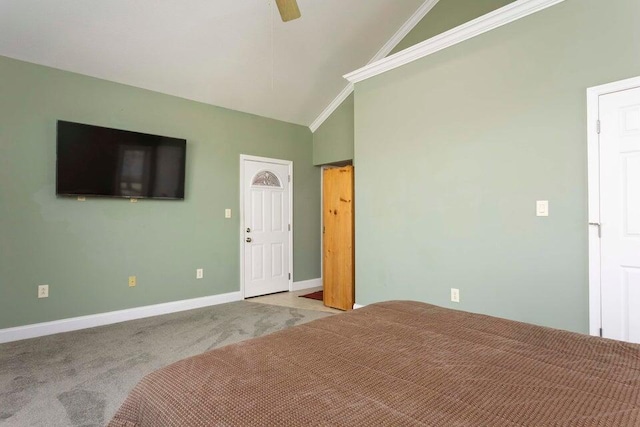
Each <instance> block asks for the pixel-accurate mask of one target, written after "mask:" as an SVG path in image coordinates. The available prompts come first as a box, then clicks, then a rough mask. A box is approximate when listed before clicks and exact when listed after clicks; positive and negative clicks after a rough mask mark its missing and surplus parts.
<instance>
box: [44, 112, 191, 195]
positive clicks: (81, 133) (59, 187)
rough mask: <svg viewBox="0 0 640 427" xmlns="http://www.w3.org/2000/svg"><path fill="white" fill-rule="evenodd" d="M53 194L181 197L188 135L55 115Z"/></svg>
mask: <svg viewBox="0 0 640 427" xmlns="http://www.w3.org/2000/svg"><path fill="white" fill-rule="evenodd" d="M57 141H58V142H57V164H56V194H57V195H59V196H103V197H124V198H130V199H138V198H140V199H142V198H151V199H177V200H182V199H184V177H185V163H186V152H187V141H186V140H184V139H178V138H169V137H165V136H156V135H148V134H144V133H138V132H129V131H125V130H117V129H110V128H105V127H99V126H91V125H86V124H80V123H72V122H66V121H62V120H59V121H58V138H57Z"/></svg>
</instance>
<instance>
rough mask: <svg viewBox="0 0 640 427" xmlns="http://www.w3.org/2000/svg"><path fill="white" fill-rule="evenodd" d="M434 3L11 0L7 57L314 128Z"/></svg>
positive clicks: (2, 21)
mask: <svg viewBox="0 0 640 427" xmlns="http://www.w3.org/2000/svg"><path fill="white" fill-rule="evenodd" d="M423 2H424V1H423V0H402V1H398V0H348V1H345V0H298V3H299V5H300V9H301V11H302V18H301V19H298V20H295V21H291V22H287V23H283V22H282V21H281V20H280V17H279V15H278V11H277V8H276V5H275V1H273V0H135V1H131V0H108V1H104V0H55V1H51V0H0V55H3V56H7V57H11V58H15V59H20V60H24V61H28V62H33V63H36V64H42V65H46V66H50V67H54V68H58V69H62V70H67V71H72V72H76V73H80V74H85V75H88V76H93V77H98V78H102V79H106V80H110V81H114V82H119V83H124V84H127V85H131V86H136V87H140V88H144V89H150V90H153V91H157V92H162V93H166V94H170V95H175V96H179V97H183V98H187V99H191V100H194V101H200V102H204V103H208V104H213V105H218V106H222V107H226V108H230V109H233V110H238V111H244V112H247V113H252V114H257V115H260V116H265V117H270V118H274V119H278V120H283V121H286V122H291V123H297V124H301V125H306V126H308V125H310V124H311V123H312V122H313V121H314V120H315V119H316V117H317V116H318V115H319V114H320V113H321V112H322V111H323V109H324V108H325V107H326V106H327V105H328V104H329V103H330V102H331V101H332V100H333V98H334V97H335V96H336V94H337V93H338V92H340V90H342V89H343V88H344V85H345V81H344V79H343V77H342V76H343V75H344V74H345V73H347V72H350V71H352V70H354V69H356V68H359V67H361V66H363V65H364V64H366V63H367V62H368V61H369V60H370V59H371V58H372V57H373V56H374V55H375V54H376V52H377V51H378V50H379V49H380V48H381V47H382V46H383V45H384V44H385V43H386V42H387V41H388V40H389V39H390V38H391V37H392V36H393V34H394V33H395V32H396V31H397V30H398V29H399V28H400V27H401V26H402V25H403V24H404V23H405V21H407V19H409V17H411V15H412V14H413V13H414V12H415V11H416V10H417V9H418V8H419V7H420V5H421V4H423Z"/></svg>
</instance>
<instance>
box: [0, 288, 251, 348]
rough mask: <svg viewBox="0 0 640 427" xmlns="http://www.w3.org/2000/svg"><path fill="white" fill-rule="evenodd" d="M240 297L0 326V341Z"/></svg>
mask: <svg viewBox="0 0 640 427" xmlns="http://www.w3.org/2000/svg"><path fill="white" fill-rule="evenodd" d="M241 300H242V295H241V294H240V292H230V293H227V294H220V295H211V296H208V297H201V298H193V299H187V300H182V301H172V302H166V303H162V304H154V305H147V306H143V307H135V308H129V309H126V310H118V311H111V312H108V313H99V314H91V315H88V316H80V317H72V318H69V319H61V320H54V321H52V322H43V323H35V324H32V325H25V326H17V327H15V328H7V329H0V344H1V343H6V342H11V341H19V340H24V339H28V338H36V337H41V336H44V335H53V334H59V333H61V332H70V331H77V330H79V329H86V328H94V327H96V326H103V325H111V324H113V323H120V322H126V321H127V320H135V319H143V318H145V317H152V316H159V315H161V314H169V313H177V312H179V311H185V310H193V309H194V308H202V307H208V306H212V305H218V304H224V303H227V302H233V301H241Z"/></svg>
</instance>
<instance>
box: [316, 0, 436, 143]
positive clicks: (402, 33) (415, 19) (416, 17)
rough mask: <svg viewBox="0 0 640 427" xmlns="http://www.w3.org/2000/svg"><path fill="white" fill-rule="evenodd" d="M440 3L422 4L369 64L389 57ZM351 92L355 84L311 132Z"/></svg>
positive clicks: (431, 0) (319, 121)
mask: <svg viewBox="0 0 640 427" xmlns="http://www.w3.org/2000/svg"><path fill="white" fill-rule="evenodd" d="M438 1H439V0H425V2H424V3H422V5H421V6H420V7H419V8H418V10H416V11H415V12H414V13H413V15H411V17H410V18H409V19H408V20H407V21H406V22H405V23H404V24H402V26H401V27H400V28H399V29H398V31H396V33H395V34H394V35H393V36H392V37H391V38H390V39H389V41H387V42H386V43H385V44H384V46H382V48H380V50H379V51H378V52H377V53H376V54H375V55H374V56H373V58H371V60H370V61H369V62H368V64H371V63H372V62H376V61H378V60H380V59H382V58H384V57H385V56H387V55H388V54H389V53H390V52H391V51H392V50H393V48H394V47H396V46H397V45H398V43H400V42H401V41H402V39H404V38H405V37H406V35H407V34H409V32H410V31H411V30H413V28H414V27H415V26H416V25H418V23H419V22H420V21H421V20H422V18H424V17H425V16H427V13H429V12H430V11H431V9H433V7H434V6H435V5H436V4H437V3H438ZM351 92H353V84H351V83H349V84H347V86H346V87H345V88H344V89H342V91H340V93H339V94H338V96H336V97H335V98H334V100H333V101H331V103H330V104H329V105H327V107H326V108H325V109H324V110H322V113H320V115H319V116H318V118H316V119H315V120H314V121H313V123H311V125H310V126H309V129H311V132H315V131H316V130H318V128H319V127H320V125H322V123H324V121H325V120H327V119H328V118H329V116H331V114H332V113H333V112H334V111H335V110H336V109H337V108H338V107H339V106H340V104H342V103H343V102H344V100H345V99H347V97H348V96H349V95H351Z"/></svg>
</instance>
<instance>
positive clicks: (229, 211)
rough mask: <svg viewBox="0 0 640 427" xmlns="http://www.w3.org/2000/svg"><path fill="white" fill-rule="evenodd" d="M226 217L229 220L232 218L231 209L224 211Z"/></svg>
mask: <svg viewBox="0 0 640 427" xmlns="http://www.w3.org/2000/svg"><path fill="white" fill-rule="evenodd" d="M224 217H225V218H227V219H229V218H231V209H225V210H224Z"/></svg>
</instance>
